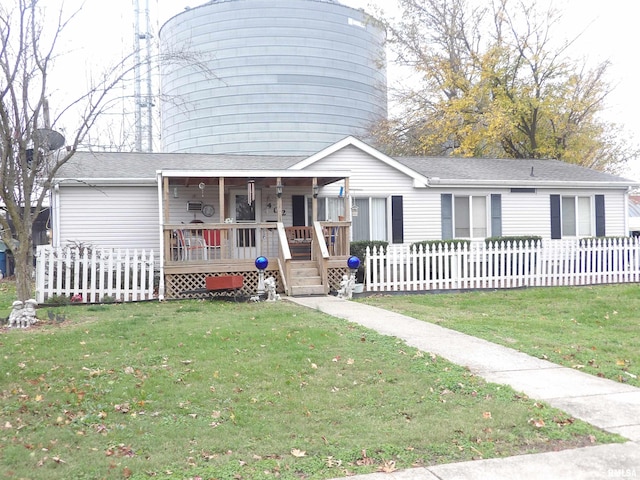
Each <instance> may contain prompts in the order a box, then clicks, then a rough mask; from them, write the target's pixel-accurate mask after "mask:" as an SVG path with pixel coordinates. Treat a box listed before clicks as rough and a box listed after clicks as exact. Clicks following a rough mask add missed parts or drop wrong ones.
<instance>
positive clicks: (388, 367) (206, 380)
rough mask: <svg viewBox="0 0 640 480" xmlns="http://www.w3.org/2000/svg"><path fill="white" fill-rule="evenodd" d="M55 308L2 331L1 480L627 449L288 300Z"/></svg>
mask: <svg viewBox="0 0 640 480" xmlns="http://www.w3.org/2000/svg"><path fill="white" fill-rule="evenodd" d="M7 292H10V289H9V290H7V289H6V288H5V289H2V288H0V296H1V295H7V294H10V293H7ZM548 295H549V296H550V293H549V294H548ZM419 298H420V297H415V298H414V301H417V300H418V299H419ZM437 298H439V300H438V299H437ZM446 298H449V299H452V298H453V297H450V296H442V297H433V296H428V297H424V298H423V299H421V300H420V301H422V302H425V301H427V300H428V301H431V302H433V301H444V300H445V299H446ZM461 298H462V299H464V298H470V297H461ZM487 298H494V300H495V302H496V303H500V302H502V301H503V300H502V297H491V296H490V295H487ZM397 300H398V299H391V298H389V299H387V298H384V299H382V298H381V299H370V301H376V302H377V303H382V302H390V303H394V302H396V301H397ZM400 300H402V302H409V301H410V298H409V297H407V298H406V299H400ZM491 303H492V302H491V301H490V300H485V301H484V306H485V310H486V313H487V314H489V313H490V312H491V311H492V307H490V304H491ZM0 304H1V305H9V304H10V301H7V300H6V299H1V300H0ZM407 305H410V303H407ZM426 305H428V304H426ZM387 306H389V305H387ZM412 308H417V309H418V311H426V310H427V308H426V307H425V304H423V305H417V306H414V307H412ZM443 308H444V307H443ZM496 308H498V305H496ZM460 311H462V310H460ZM8 313H9V312H8V310H6V311H5V314H3V316H6V315H8ZM48 313H49V312H47V308H44V309H42V310H39V315H38V316H39V318H41V319H44V320H43V321H41V322H40V323H39V324H38V325H37V326H36V327H34V328H31V329H28V330H15V329H14V330H8V329H7V328H2V329H1V330H0V355H1V357H0V358H1V359H2V360H1V365H2V368H1V369H0V374H1V376H0V464H1V465H2V466H3V467H2V473H0V478H2V479H19V478H20V479H23V478H24V479H69V478H73V479H95V478H114V479H116V478H117V479H120V478H129V479H148V478H157V479H168V478H178V479H188V478H192V479H196V478H203V479H205V478H206V479H208V478H216V479H229V480H241V479H274V478H280V479H303V478H304V479H326V478H332V477H339V476H345V475H348V474H352V473H366V472H373V471H393V470H394V469H401V468H408V467H411V466H419V465H430V464H438V463H447V462H455V461H462V460H470V459H479V458H491V457H500V456H510V455H515V454H520V453H528V452H540V451H548V450H555V449H563V448H572V447H576V446H583V445H591V444H598V443H605V442H617V441H622V439H621V438H620V437H618V436H616V435H610V434H607V433H604V432H602V431H600V430H598V429H596V428H594V427H592V426H590V425H587V424H585V423H583V422H581V421H578V420H576V419H573V418H571V417H570V416H568V415H567V414H565V413H563V412H561V411H558V410H556V409H553V408H551V407H549V406H547V405H545V404H544V403H542V402H537V401H536V400H535V399H529V398H526V397H523V396H521V395H518V394H517V393H516V392H514V391H513V390H512V389H511V388H509V387H506V386H500V385H495V384H487V383H486V382H484V381H483V380H482V379H481V378H478V377H475V376H473V375H471V374H470V373H469V372H468V371H467V370H466V369H464V368H461V367H458V366H455V365H453V364H451V363H449V362H447V361H445V360H443V359H442V358H439V357H435V356H431V355H429V354H428V353H423V352H420V351H418V350H416V349H413V348H409V347H407V346H406V345H405V344H403V343H401V342H399V341H398V340H397V339H394V338H390V337H385V336H381V335H378V334H377V333H375V332H373V331H371V330H367V329H364V328H362V327H360V326H357V325H354V324H350V323H347V322H345V321H342V320H338V319H335V318H333V317H329V316H327V315H324V314H322V313H320V312H317V311H313V310H308V309H304V308H301V307H298V306H296V305H292V304H289V303H287V302H277V303H260V304H255V303H246V304H241V303H237V304H236V303H233V302H212V301H183V302H165V303H158V302H149V303H140V304H124V305H122V304H112V305H94V306H66V307H59V308H56V309H52V311H51V313H52V315H51V318H52V320H48V318H49V315H48ZM414 313H415V312H414ZM544 315H545V314H544V313H543V312H542V311H541V312H540V313H539V314H538V315H535V317H537V316H544ZM615 315H620V313H618V314H615ZM532 316H534V315H533V312H532ZM600 316H602V315H600ZM609 316H610V317H611V316H614V314H613V312H612V311H610V312H609ZM482 318H484V317H482ZM576 320H577V321H578V322H584V319H581V318H577V319H576ZM566 322H567V323H569V324H570V325H572V326H574V327H573V328H575V325H576V324H574V323H573V322H572V321H570V320H569V319H567V320H566ZM605 325H606V322H605ZM620 358H625V357H620ZM630 358H631V357H630ZM599 361H600V360H599ZM633 361H634V360H633V359H631V362H633ZM632 366H633V363H630V365H629V367H630V368H631V367H632Z"/></svg>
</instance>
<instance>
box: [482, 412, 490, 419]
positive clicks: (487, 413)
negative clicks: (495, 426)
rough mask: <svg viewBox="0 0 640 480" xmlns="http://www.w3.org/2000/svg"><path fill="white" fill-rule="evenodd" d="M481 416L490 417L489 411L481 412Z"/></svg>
mask: <svg viewBox="0 0 640 480" xmlns="http://www.w3.org/2000/svg"><path fill="white" fill-rule="evenodd" d="M482 418H491V412H483V413H482Z"/></svg>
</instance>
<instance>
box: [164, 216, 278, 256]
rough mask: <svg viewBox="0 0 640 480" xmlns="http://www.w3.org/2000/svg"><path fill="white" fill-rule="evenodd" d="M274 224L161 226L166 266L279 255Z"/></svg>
mask: <svg viewBox="0 0 640 480" xmlns="http://www.w3.org/2000/svg"><path fill="white" fill-rule="evenodd" d="M279 243H280V242H279V240H278V235H277V224H276V223H252V224H242V223H198V224H165V226H164V258H165V264H166V265H184V264H188V263H198V264H201V263H216V262H228V261H230V260H252V259H255V258H256V257H258V256H260V255H264V256H265V257H267V258H275V257H277V256H278V255H279Z"/></svg>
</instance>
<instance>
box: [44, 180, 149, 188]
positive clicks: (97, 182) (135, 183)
mask: <svg viewBox="0 0 640 480" xmlns="http://www.w3.org/2000/svg"><path fill="white" fill-rule="evenodd" d="M56 183H57V184H62V185H64V186H77V187H86V186H94V185H122V186H125V185H126V186H147V185H155V184H156V179H155V178H61V179H59V180H57V181H56Z"/></svg>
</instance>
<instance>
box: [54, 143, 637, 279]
mask: <svg viewBox="0 0 640 480" xmlns="http://www.w3.org/2000/svg"><path fill="white" fill-rule="evenodd" d="M314 185H316V186H317V187H315V188H314ZM634 185H636V183H635V182H634V181H632V180H628V179H625V178H622V177H618V176H614V175H610V174H606V173H602V172H597V171H594V170H590V169H586V168H583V167H579V166H576V165H571V164H567V163H563V162H559V161H555V160H505V159H479V158H428V157H425V158H416V157H411V158H391V157H389V156H386V155H384V154H382V153H381V152H379V151H378V150H376V149H374V148H372V147H370V146H369V145H367V144H365V143H363V142H361V141H359V140H357V139H355V138H353V137H347V138H345V139H343V140H341V141H339V142H337V143H335V144H333V145H332V146H330V147H328V148H326V149H324V150H322V151H320V152H318V153H316V154H315V155H312V156H310V157H306V158H305V157H284V156H283V157H281V156H247V155H205V154H169V153H147V154H144V153H89V152H78V153H77V154H76V155H75V156H74V157H73V158H72V159H71V160H70V161H69V162H68V163H67V164H66V165H65V166H64V167H63V168H62V169H61V170H60V172H59V174H58V178H57V184H56V188H55V189H54V190H53V196H52V219H53V222H52V225H53V243H54V245H65V244H68V243H77V244H84V245H89V244H90V245H95V246H105V247H121V248H137V249H143V248H145V249H150V248H152V249H154V251H158V252H163V257H164V261H165V263H166V262H168V263H171V262H172V261H175V260H176V259H175V255H173V258H169V257H170V255H171V253H170V246H169V244H170V243H171V241H172V240H171V232H172V231H176V230H181V229H194V228H195V227H192V226H189V225H187V224H189V223H190V222H193V221H198V222H205V223H204V224H198V227H197V229H198V233H199V234H201V233H202V232H203V230H221V231H226V230H229V232H228V233H229V235H228V236H227V237H225V238H226V241H227V243H226V245H227V247H228V253H227V254H225V258H226V260H232V259H235V258H238V255H241V256H242V257H243V259H244V260H245V261H246V262H247V265H248V267H247V268H249V269H253V270H255V269H254V268H253V266H252V264H251V262H252V260H253V259H254V258H255V256H257V255H260V254H265V251H266V250H265V251H262V250H261V248H263V247H264V248H265V249H267V248H268V249H269V252H268V254H269V255H270V256H271V257H274V256H281V255H282V252H281V251H280V250H278V247H277V245H278V241H279V242H280V243H282V241H283V239H282V238H279V239H277V238H276V237H275V236H274V237H273V238H272V239H271V240H269V241H267V240H265V239H267V238H271V237H269V235H271V234H269V233H265V232H268V231H270V230H275V229H276V227H279V226H282V227H283V228H285V227H291V226H296V225H297V226H301V225H302V226H303V225H306V226H310V227H311V226H313V225H314V223H313V220H314V219H317V220H318V221H319V222H320V223H321V224H322V226H323V228H330V229H340V235H342V238H343V240H344V241H343V246H344V245H345V244H346V243H348V241H350V240H385V241H388V242H389V243H412V242H417V241H421V240H429V239H449V238H469V239H479V240H480V239H484V238H486V237H493V236H519V235H539V236H541V237H543V238H546V239H559V238H572V237H591V236H605V235H606V236H625V235H627V233H628V231H629V225H628V207H627V205H628V196H629V189H630V187H632V186H634ZM250 196H255V198H254V200H253V201H252V202H251V204H250V205H248V203H247V201H248V198H249V197H250ZM356 212H357V214H356ZM352 214H353V215H352ZM200 225H203V226H200ZM233 229H236V230H233ZM231 230H233V231H231ZM240 231H242V232H245V233H242V234H240V233H238V232H240ZM247 232H248V233H247ZM271 233H273V232H271ZM243 235H244V236H243ZM246 235H248V236H246ZM274 235H275V234H274ZM331 237H332V238H333V237H335V235H333V234H332V235H331ZM327 238H328V237H327ZM327 238H325V240H327ZM260 239H263V240H264V241H263V242H262V243H261V241H260ZM272 240H273V242H275V243H270V242H271V241H272ZM223 243H224V242H223ZM247 247H250V249H247ZM348 253H349V252H348V248H346V250H345V248H343V249H342V250H341V251H340V252H339V255H337V256H339V257H340V259H341V260H343V257H345V256H347V255H348ZM234 255H235V256H234ZM200 260H202V261H204V260H205V259H204V258H202V259H200ZM204 263H205V264H207V265H210V264H211V258H210V257H208V258H207V261H205V262H204ZM237 265H238V264H237V263H234V268H236V267H237ZM226 266H227V267H226V268H228V267H229V263H228V262H227V263H226ZM218 267H220V268H225V267H221V266H220V265H218ZM176 268H177V266H176ZM198 268H200V270H199V271H200V272H203V271H205V270H203V268H204V267H202V268H201V266H199V267H198ZM176 271H178V270H176ZM179 271H180V272H184V269H182V270H179ZM283 275H284V274H283ZM336 275H337V277H335V278H339V273H337V274H336ZM334 281H335V280H334Z"/></svg>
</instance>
